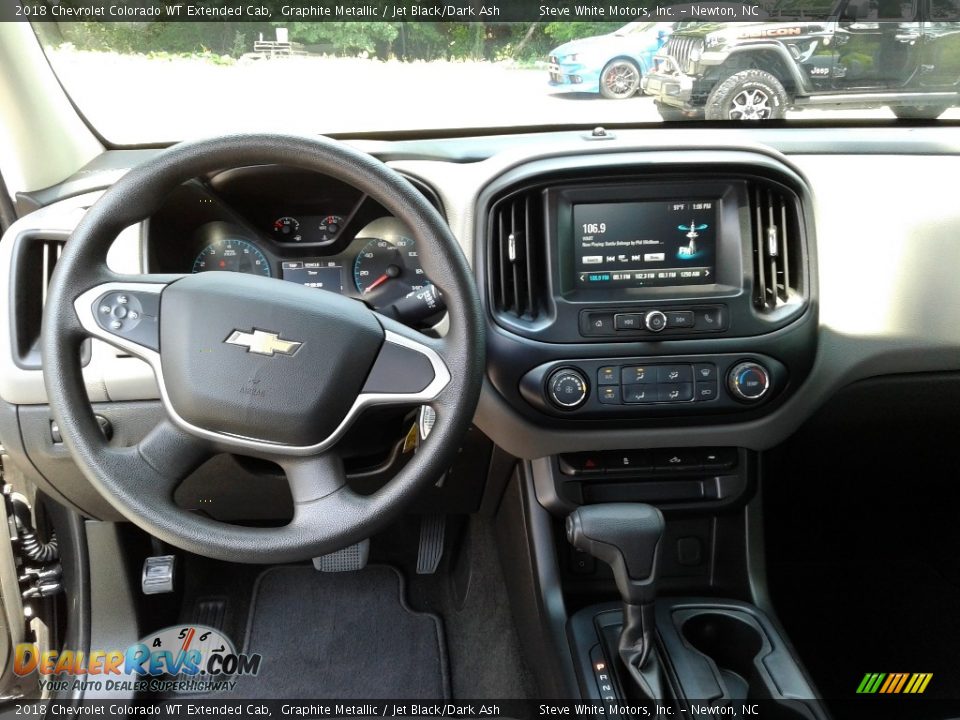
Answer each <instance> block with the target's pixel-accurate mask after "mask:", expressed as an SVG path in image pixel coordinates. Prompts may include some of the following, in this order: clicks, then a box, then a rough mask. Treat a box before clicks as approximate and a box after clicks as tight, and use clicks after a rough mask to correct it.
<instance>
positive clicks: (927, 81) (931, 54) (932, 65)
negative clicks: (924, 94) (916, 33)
mask: <svg viewBox="0 0 960 720" xmlns="http://www.w3.org/2000/svg"><path fill="white" fill-rule="evenodd" d="M921 57H922V59H921V67H920V84H921V85H922V86H923V87H925V88H931V89H934V88H936V89H941V90H949V89H953V88H956V87H957V85H958V84H960V0H930V4H929V12H928V14H927V22H925V23H924V26H923V49H922V51H921Z"/></svg>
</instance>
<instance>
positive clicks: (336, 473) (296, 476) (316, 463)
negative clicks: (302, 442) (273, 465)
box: [279, 450, 347, 507]
mask: <svg viewBox="0 0 960 720" xmlns="http://www.w3.org/2000/svg"><path fill="white" fill-rule="evenodd" d="M279 462H280V467H282V468H283V471H284V472H285V473H286V474H287V482H288V483H289V485H290V495H291V496H292V497H293V502H294V504H295V505H296V506H298V507H300V506H304V505H309V504H312V503H316V502H317V501H320V500H323V499H324V498H326V497H328V496H330V495H332V494H333V493H335V492H338V491H340V490H341V489H343V488H344V486H346V484H347V474H346V471H345V470H344V469H343V460H342V459H341V457H340V455H339V454H338V453H337V452H336V451H333V450H328V451H327V452H323V453H320V454H318V455H311V456H309V457H289V458H281V459H280V460H279Z"/></svg>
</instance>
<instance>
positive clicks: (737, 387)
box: [727, 361, 770, 402]
mask: <svg viewBox="0 0 960 720" xmlns="http://www.w3.org/2000/svg"><path fill="white" fill-rule="evenodd" d="M727 387H729V389H730V393H731V394H732V395H733V396H734V397H735V398H737V399H738V400H742V401H744V402H756V401H757V400H759V399H760V398H762V397H763V396H764V395H766V393H767V390H769V389H770V374H769V373H768V372H767V369H766V368H765V367H763V365H761V364H760V363H756V362H752V361H747V362H742V363H738V364H737V365H734V366H733V368H732V369H731V370H730V373H729V375H728V376H727Z"/></svg>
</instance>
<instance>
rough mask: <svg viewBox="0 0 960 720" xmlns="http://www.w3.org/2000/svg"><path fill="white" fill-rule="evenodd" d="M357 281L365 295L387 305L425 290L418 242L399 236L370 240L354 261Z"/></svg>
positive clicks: (379, 303)
mask: <svg viewBox="0 0 960 720" xmlns="http://www.w3.org/2000/svg"><path fill="white" fill-rule="evenodd" d="M353 281H354V284H355V285H356V286H357V290H358V291H359V293H360V294H361V295H362V296H364V297H371V298H374V297H375V298H376V304H377V305H378V306H384V305H387V304H389V303H391V302H394V301H396V300H399V299H400V298H402V297H404V296H405V295H407V294H408V293H410V292H412V291H414V290H420V289H422V288H423V287H424V285H425V284H426V283H427V278H426V276H425V275H424V272H423V268H422V267H421V266H420V258H419V256H418V254H417V247H416V245H415V244H414V241H413V240H411V239H410V238H405V237H398V238H396V239H394V240H392V241H391V240H382V239H379V238H377V239H374V240H371V241H370V242H368V243H367V244H366V245H365V246H364V247H363V249H362V250H361V251H360V254H359V255H357V259H356V260H355V261H354V264H353Z"/></svg>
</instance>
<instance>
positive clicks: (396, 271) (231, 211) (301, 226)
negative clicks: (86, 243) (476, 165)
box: [147, 167, 444, 326]
mask: <svg viewBox="0 0 960 720" xmlns="http://www.w3.org/2000/svg"><path fill="white" fill-rule="evenodd" d="M428 197H430V195H428ZM184 238H188V240H187V241H186V242H184ZM147 265H148V270H149V271H151V272H174V273H189V272H193V273H198V272H240V273H248V274H252V275H262V276H264V277H273V278H277V279H280V280H286V281H288V282H295V283H298V284H300V285H304V286H306V287H310V288H315V289H316V290H318V291H327V292H335V293H338V294H341V295H346V296H348V297H354V298H357V299H358V300H361V301H362V302H364V303H366V304H367V305H369V306H370V307H372V308H373V309H375V310H377V311H378V312H382V313H384V314H387V315H390V316H392V317H395V318H396V319H399V320H401V321H404V322H407V323H408V324H411V325H423V326H427V325H429V324H432V323H435V322H436V321H437V320H439V318H440V317H441V316H442V312H443V309H444V308H443V304H442V300H441V298H440V295H439V292H438V291H437V290H436V288H434V286H433V285H432V284H431V283H430V280H429V278H428V277H427V276H426V274H425V273H424V270H423V267H422V266H421V264H420V255H419V249H418V248H417V244H416V241H415V240H414V238H413V237H412V234H411V233H410V231H409V229H408V228H407V227H406V226H405V225H404V224H403V223H402V222H401V221H399V220H398V219H396V218H395V217H393V216H391V215H389V214H388V213H387V212H386V210H384V209H383V208H382V207H381V206H380V205H379V204H378V203H376V202H374V201H373V200H372V199H370V198H369V197H367V196H366V195H364V194H363V193H360V192H359V191H357V190H355V189H354V188H352V187H350V186H348V185H345V184H343V183H340V182H339V181H335V180H333V179H331V178H325V177H323V176H318V175H316V174H308V173H304V172H302V171H297V170H285V169H279V168H274V167H266V168H265V167H260V168H240V169H239V170H231V171H228V172H226V173H221V174H219V175H217V176H215V177H214V178H212V179H207V180H206V181H204V180H197V181H192V182H190V183H187V184H185V185H184V186H182V187H181V189H180V190H179V191H178V192H177V193H175V194H174V196H172V197H171V198H170V199H168V201H167V203H166V204H165V206H164V208H163V209H162V210H161V211H160V212H158V213H156V214H155V215H154V217H153V218H151V220H150V221H149V224H148V226H147Z"/></svg>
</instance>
